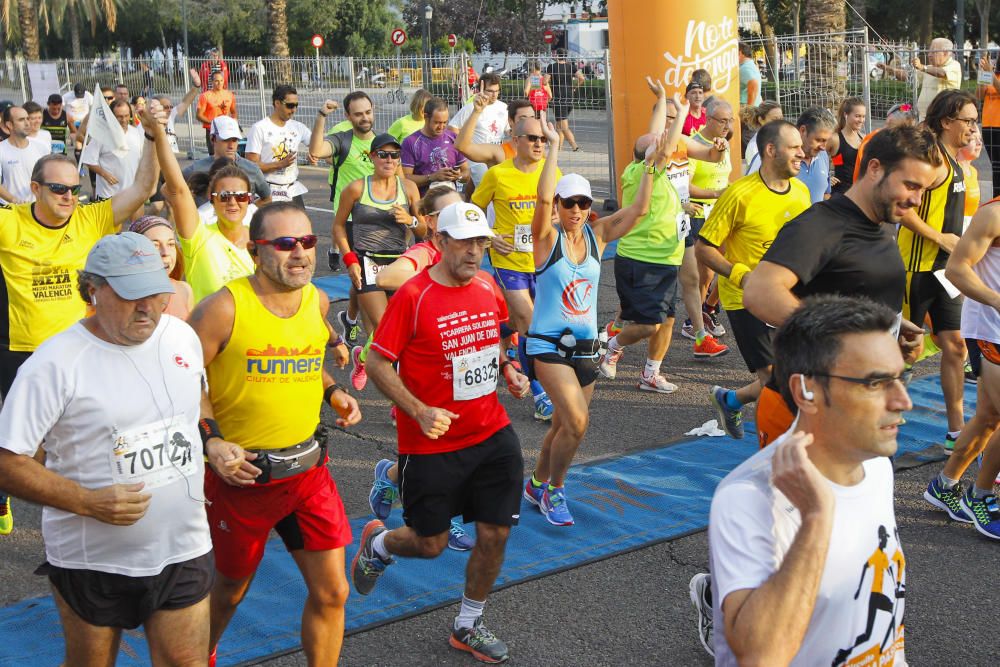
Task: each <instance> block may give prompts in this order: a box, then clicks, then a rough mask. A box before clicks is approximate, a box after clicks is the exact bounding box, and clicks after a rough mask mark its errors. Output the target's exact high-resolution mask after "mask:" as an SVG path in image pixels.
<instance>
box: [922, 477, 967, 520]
mask: <svg viewBox="0 0 1000 667" xmlns="http://www.w3.org/2000/svg"><path fill="white" fill-rule="evenodd" d="M924 500H926V501H927V502H929V503H930V504H931V505H934V507H937V508H938V509H942V510H944V511H945V512H947V513H948V516H950V517H951V518H952V519H953V520H955V521H961V522H962V523H973V519H972V515H971V514H966V512H965V509H964V508H963V507H962V485H961V484H960V483H959V484H956V485H955V486H954V487H952V488H950V489H946V488H944V487H943V486H941V483H940V482H938V478H937V475H935V476H934V479H932V480H931V483H930V484H928V485H927V490H926V491H924Z"/></svg>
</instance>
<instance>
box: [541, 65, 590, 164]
mask: <svg viewBox="0 0 1000 667" xmlns="http://www.w3.org/2000/svg"><path fill="white" fill-rule="evenodd" d="M567 55H568V54H567V53H566V49H562V48H560V49H556V50H555V58H556V61H555V62H554V63H552V64H551V65H549V66H548V67H546V68H545V75H546V78H547V79H548V83H549V86H550V87H551V88H552V116H553V118H555V121H556V128H557V129H558V130H559V136H560V137H561V138H562V140H563V141H565V142H566V143H568V144H569V147H570V150H572V151H573V152H574V153H575V152H576V151H578V150H580V146H579V145H578V144H577V143H576V137H575V136H574V135H573V131H572V130H571V129H570V127H569V117H570V114H572V113H573V97H574V96H575V95H576V91H577V90H578V89H579V88H580V86H581V85H583V84H584V82H586V79H585V78H584V76H583V72H581V71H580V69H579V68H578V67H577V66H576V65H574V64H573V63H571V62H569V61H568V60H567V59H566V57H567Z"/></svg>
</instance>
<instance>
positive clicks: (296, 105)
mask: <svg viewBox="0 0 1000 667" xmlns="http://www.w3.org/2000/svg"><path fill="white" fill-rule="evenodd" d="M282 104H284V105H285V108H286V109H298V108H299V103H298V102H282Z"/></svg>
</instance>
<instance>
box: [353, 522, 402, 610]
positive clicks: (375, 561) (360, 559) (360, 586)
mask: <svg viewBox="0 0 1000 667" xmlns="http://www.w3.org/2000/svg"><path fill="white" fill-rule="evenodd" d="M384 532H385V524H384V523H382V522H381V521H379V520H378V519H372V520H371V521H369V522H368V523H367V524H365V529H364V530H363V531H361V546H359V547H358V553H356V554H355V555H354V560H353V561H351V581H353V582H354V590H356V591H357V592H358V593H359V594H360V595H368V594H369V593H371V592H372V589H373V588H375V583H376V582H377V581H378V578H379V577H381V576H382V573H383V572H385V568H387V567H388V566H390V565H392V564H393V563H395V562H396V561H395V559H393V558H390V559H389V560H388V561H384V560H382V557H381V556H379V555H378V554H377V553H375V548H374V547H373V546H372V542H374V541H375V538H376V537H377V536H378V535H380V534H381V533H384Z"/></svg>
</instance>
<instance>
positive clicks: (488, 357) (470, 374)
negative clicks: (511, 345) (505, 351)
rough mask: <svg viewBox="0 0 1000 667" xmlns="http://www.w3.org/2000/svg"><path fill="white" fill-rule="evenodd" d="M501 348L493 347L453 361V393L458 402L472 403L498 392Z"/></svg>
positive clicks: (455, 358) (457, 357) (456, 357)
mask: <svg viewBox="0 0 1000 667" xmlns="http://www.w3.org/2000/svg"><path fill="white" fill-rule="evenodd" d="M499 354H500V347H499V346H498V345H491V346H490V347H487V348H485V349H482V350H479V351H478V352H466V353H465V354H460V355H456V356H455V357H452V360H451V375H452V393H453V394H454V398H455V400H456V401H471V400H472V399H474V398H479V397H480V396H485V395H487V394H489V393H492V392H495V391H496V390H497V378H498V377H499V376H500V366H499V362H498V358H499Z"/></svg>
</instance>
